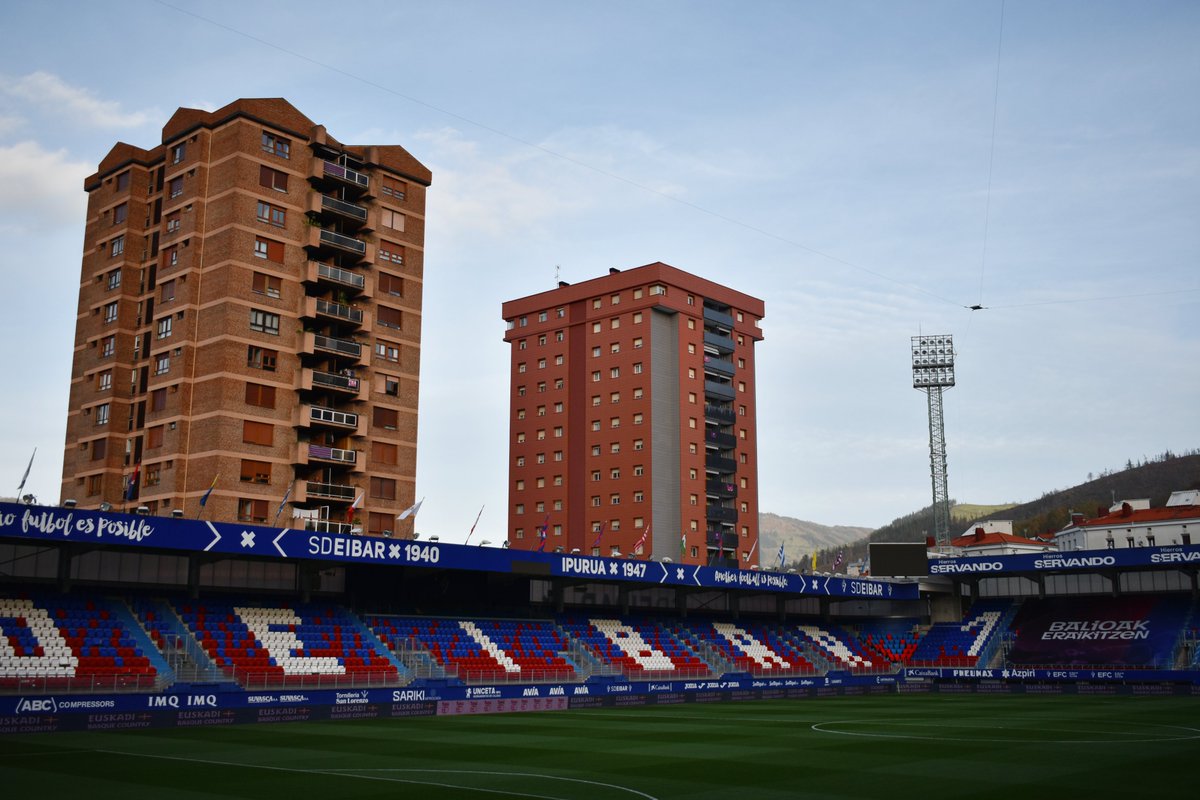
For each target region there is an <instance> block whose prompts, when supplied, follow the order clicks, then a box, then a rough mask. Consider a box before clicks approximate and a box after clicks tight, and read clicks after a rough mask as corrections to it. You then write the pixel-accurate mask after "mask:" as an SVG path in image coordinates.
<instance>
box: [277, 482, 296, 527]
mask: <svg viewBox="0 0 1200 800" xmlns="http://www.w3.org/2000/svg"><path fill="white" fill-rule="evenodd" d="M295 487H296V482H295V481H292V484H291V486H288V488H287V491H286V492H284V493H283V499H282V500H280V501H279V508H277V509H275V519H279V515H280V514H282V513H283V507H284V506H286V505H287V501H288V498H289V497H291V496H292V489H294V488H295Z"/></svg>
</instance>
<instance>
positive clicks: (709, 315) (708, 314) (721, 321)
mask: <svg viewBox="0 0 1200 800" xmlns="http://www.w3.org/2000/svg"><path fill="white" fill-rule="evenodd" d="M704 322H705V324H713V325H720V326H721V327H722V328H729V329H731V330H732V329H733V315H732V314H726V313H725V312H724V311H717V310H716V309H713V308H709V307H708V306H705V307H704Z"/></svg>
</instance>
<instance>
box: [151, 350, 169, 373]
mask: <svg viewBox="0 0 1200 800" xmlns="http://www.w3.org/2000/svg"><path fill="white" fill-rule="evenodd" d="M170 371H171V354H170V353H160V354H159V355H157V356H155V357H154V374H155V375H166V374H167V373H168V372H170Z"/></svg>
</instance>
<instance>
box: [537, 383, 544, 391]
mask: <svg viewBox="0 0 1200 800" xmlns="http://www.w3.org/2000/svg"><path fill="white" fill-rule="evenodd" d="M537 390H538V391H539V392H544V391H546V382H545V381H538V385H537Z"/></svg>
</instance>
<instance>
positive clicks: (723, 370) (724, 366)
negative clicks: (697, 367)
mask: <svg viewBox="0 0 1200 800" xmlns="http://www.w3.org/2000/svg"><path fill="white" fill-rule="evenodd" d="M704 371H705V372H711V373H713V374H714V375H724V376H725V377H726V378H732V377H733V362H732V361H729V360H728V359H724V358H717V357H716V356H705V357H704Z"/></svg>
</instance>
